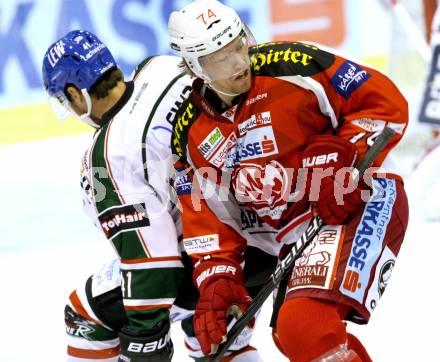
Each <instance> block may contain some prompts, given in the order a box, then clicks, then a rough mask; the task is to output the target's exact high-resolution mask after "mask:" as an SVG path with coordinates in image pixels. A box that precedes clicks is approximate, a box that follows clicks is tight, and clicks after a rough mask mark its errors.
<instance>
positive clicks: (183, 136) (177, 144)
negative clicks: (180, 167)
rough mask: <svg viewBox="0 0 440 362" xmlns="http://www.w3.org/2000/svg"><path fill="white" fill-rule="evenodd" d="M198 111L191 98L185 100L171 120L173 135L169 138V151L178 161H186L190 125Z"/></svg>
mask: <svg viewBox="0 0 440 362" xmlns="http://www.w3.org/2000/svg"><path fill="white" fill-rule="evenodd" d="M199 114H200V110H199V109H198V108H197V106H196V105H195V103H194V101H193V100H192V96H191V94H190V96H189V97H188V98H186V100H185V101H184V102H183V103H182V105H181V107H180V109H179V111H178V112H177V113H176V115H175V117H174V120H173V134H172V136H171V150H172V152H173V155H177V156H178V157H179V158H180V159H183V160H184V159H186V145H187V143H188V133H189V129H190V128H191V125H192V124H193V123H194V121H195V120H196V119H197V117H198V116H199Z"/></svg>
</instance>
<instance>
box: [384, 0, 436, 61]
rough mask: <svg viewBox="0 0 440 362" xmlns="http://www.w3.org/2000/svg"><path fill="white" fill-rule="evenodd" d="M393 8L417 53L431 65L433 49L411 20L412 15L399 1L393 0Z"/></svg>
mask: <svg viewBox="0 0 440 362" xmlns="http://www.w3.org/2000/svg"><path fill="white" fill-rule="evenodd" d="M391 6H392V9H393V12H394V15H395V16H396V18H397V20H398V21H399V22H400V24H401V25H402V27H403V28H404V29H405V31H406V32H407V34H408V36H409V37H410V38H411V40H412V42H413V44H414V46H415V47H416V48H417V51H418V52H419V54H420V55H421V56H422V58H423V60H424V61H425V62H426V63H429V62H430V61H431V56H432V51H431V48H430V46H429V44H428V42H427V41H426V39H425V37H424V36H423V33H422V32H421V31H420V30H419V28H418V27H417V24H416V23H415V21H414V20H413V19H412V18H411V15H409V13H408V10H406V8H405V7H404V6H403V5H402V4H401V3H400V2H399V1H397V0H392V1H391Z"/></svg>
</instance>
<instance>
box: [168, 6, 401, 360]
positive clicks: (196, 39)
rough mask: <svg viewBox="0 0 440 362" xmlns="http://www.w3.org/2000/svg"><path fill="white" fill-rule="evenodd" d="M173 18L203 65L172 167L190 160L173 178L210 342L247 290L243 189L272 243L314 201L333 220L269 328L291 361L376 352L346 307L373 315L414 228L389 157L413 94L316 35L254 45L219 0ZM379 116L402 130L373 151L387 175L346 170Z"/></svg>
mask: <svg viewBox="0 0 440 362" xmlns="http://www.w3.org/2000/svg"><path fill="white" fill-rule="evenodd" d="M168 27H169V34H170V45H171V48H172V49H174V50H175V51H176V52H177V53H178V54H179V55H180V56H182V58H183V60H184V64H183V66H184V67H186V69H187V70H188V72H191V73H193V74H195V75H196V76H197V77H198V79H197V80H196V81H195V82H194V83H193V92H192V93H191V95H190V96H189V97H188V98H187V100H186V101H185V102H184V103H183V104H182V106H181V109H180V111H179V112H178V114H177V116H176V118H175V121H174V126H173V139H172V146H173V150H174V153H175V154H176V155H177V156H179V161H178V162H177V163H176V169H177V170H178V171H180V172H186V173H187V176H185V177H186V178H187V181H186V182H185V186H186V187H185V188H184V189H183V188H182V184H181V183H176V189H177V193H178V195H179V199H180V201H181V204H182V207H183V236H184V245H185V248H186V250H187V252H188V254H189V255H190V256H191V258H192V259H193V263H194V265H195V269H194V276H193V280H194V283H195V285H196V286H197V288H198V289H199V292H200V300H199V302H198V305H197V307H196V313H195V317H194V328H195V331H196V335H197V338H198V339H199V342H200V344H201V346H202V349H203V351H204V352H205V353H214V352H215V350H216V345H218V344H220V343H221V342H222V341H224V338H225V336H226V320H227V317H228V315H229V314H233V315H235V316H237V315H240V313H241V312H242V311H243V310H244V309H246V308H247V307H248V306H249V303H250V298H249V296H248V294H247V293H246V290H245V288H244V287H243V276H242V262H243V252H244V251H245V249H246V242H247V240H246V238H245V237H243V235H240V234H239V233H238V232H237V225H236V221H235V219H236V218H235V217H234V215H235V207H236V204H237V203H244V204H246V205H247V206H248V207H250V208H252V209H253V210H254V211H255V212H256V213H257V214H258V215H259V216H260V217H261V218H262V219H263V220H264V221H265V222H266V223H267V224H270V225H272V226H273V227H275V228H276V229H277V230H278V236H277V242H275V243H276V244H277V247H278V248H281V247H282V246H283V245H286V247H288V245H291V244H292V243H294V242H295V241H296V240H297V239H298V238H299V236H300V235H301V234H302V232H303V231H304V229H305V227H306V226H307V223H308V221H309V219H310V218H311V216H312V215H313V214H317V215H319V216H320V217H321V218H322V219H323V221H324V222H325V223H326V226H325V227H324V228H323V229H322V230H321V231H320V233H319V234H318V235H317V237H316V238H315V239H314V241H313V242H312V243H311V244H310V245H309V246H308V247H307V248H306V250H305V251H304V253H303V255H302V256H301V258H300V259H298V260H297V261H296V263H295V267H294V269H293V271H292V273H291V275H290V278H289V282H288V286H287V292H286V294H285V300H284V303H283V304H282V306H281V309H280V311H279V315H278V319H277V323H276V330H275V331H274V338H275V340H276V343H277V345H278V346H279V348H280V350H281V351H282V352H283V353H284V354H285V355H286V356H287V357H288V358H289V359H290V360H292V361H295V362H309V361H370V360H371V359H370V357H369V356H368V353H367V352H366V350H365V349H364V348H363V346H362V344H361V343H360V342H359V341H358V340H357V339H356V338H355V337H354V336H352V335H350V334H348V333H347V332H346V327H345V323H344V321H353V322H356V323H360V324H362V323H367V322H368V320H369V318H370V315H371V313H372V311H373V310H374V308H375V306H376V305H377V302H378V299H379V298H380V296H381V295H382V294H383V292H384V289H385V287H386V284H387V281H388V277H389V273H390V271H391V270H392V268H393V266H394V263H395V259H396V257H397V254H398V253H399V249H400V246H401V243H402V241H403V237H404V234H405V231H406V227H407V222H408V205H407V198H406V195H405V191H404V188H403V182H402V179H401V177H400V176H399V175H398V174H397V173H395V172H393V170H392V164H391V162H390V157H389V152H390V151H391V149H392V148H393V147H394V146H395V145H396V144H397V143H398V142H399V140H400V139H401V137H402V135H403V133H404V131H405V129H406V125H407V121H408V108H407V102H406V100H405V99H404V97H403V96H402V95H401V93H400V92H399V90H398V89H397V88H396V86H395V85H394V84H393V83H392V82H391V81H390V80H389V79H388V78H387V77H386V76H384V75H383V74H381V73H379V72H378V71H376V70H374V69H371V68H369V67H367V66H364V65H361V64H359V63H357V62H354V61H351V60H349V59H345V58H343V57H340V56H338V55H335V54H333V53H331V52H329V51H327V50H324V49H321V48H320V47H318V46H315V45H313V44H307V43H301V42H292V43H289V42H276V43H267V44H261V45H258V46H255V44H254V42H253V40H252V36H251V34H250V32H249V31H248V29H247V28H246V27H245V25H244V24H243V23H242V21H241V20H240V18H239V17H238V15H237V14H236V12H235V11H234V10H233V9H231V8H229V7H227V6H224V5H223V4H221V3H219V2H218V1H216V0H204V1H202V0H197V1H194V2H193V3H191V4H189V5H187V6H186V7H185V8H184V9H182V10H181V11H178V12H173V13H172V14H171V16H170V19H169V24H168ZM385 127H391V128H393V129H394V130H395V132H396V134H395V135H394V136H393V138H392V140H391V141H390V143H389V144H388V146H387V147H386V148H385V149H384V150H382V152H381V153H380V154H379V156H378V157H377V159H376V161H375V162H374V166H376V167H381V174H380V177H379V175H378V174H371V173H370V174H369V176H370V177H369V178H366V179H365V181H363V182H361V183H359V184H357V185H356V184H353V183H350V182H349V180H348V179H346V177H345V176H346V170H347V169H346V168H347V167H351V166H353V165H355V164H356V163H357V162H358V160H359V159H361V158H362V157H363V155H364V154H365V152H366V151H367V149H368V148H369V146H371V145H372V143H373V142H374V139H375V137H377V135H379V134H380V132H381V131H382V130H383V129H384V128H385ZM376 170H377V169H376ZM312 175H319V177H318V178H315V176H313V182H310V179H311V176H312ZM189 179H190V180H191V182H190V180H189ZM319 179H320V180H319ZM319 181H320V182H319ZM371 190H373V191H371ZM385 275H386V277H385Z"/></svg>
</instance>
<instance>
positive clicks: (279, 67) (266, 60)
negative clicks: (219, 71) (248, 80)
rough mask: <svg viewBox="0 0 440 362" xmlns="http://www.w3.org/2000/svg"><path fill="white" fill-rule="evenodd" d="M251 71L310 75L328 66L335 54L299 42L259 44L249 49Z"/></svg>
mask: <svg viewBox="0 0 440 362" xmlns="http://www.w3.org/2000/svg"><path fill="white" fill-rule="evenodd" d="M250 54H251V59H252V64H251V67H252V72H253V74H255V75H263V76H273V77H281V76H289V75H301V76H303V77H307V76H311V75H314V74H317V73H320V72H322V71H323V70H325V69H327V68H329V67H330V66H331V65H332V64H333V63H334V62H335V55H334V54H331V53H328V52H326V51H324V50H321V49H319V48H318V47H316V46H314V45H311V44H305V43H299V42H294V43H292V42H272V43H265V44H260V45H258V46H257V47H255V48H252V49H251V51H250Z"/></svg>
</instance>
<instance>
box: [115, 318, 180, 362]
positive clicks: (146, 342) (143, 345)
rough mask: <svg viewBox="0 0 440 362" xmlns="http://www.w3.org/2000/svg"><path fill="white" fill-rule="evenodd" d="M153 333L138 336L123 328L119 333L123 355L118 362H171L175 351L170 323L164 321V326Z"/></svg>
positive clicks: (121, 354)
mask: <svg viewBox="0 0 440 362" xmlns="http://www.w3.org/2000/svg"><path fill="white" fill-rule="evenodd" d="M153 333H154V334H151V335H146V336H136V335H132V334H131V333H130V331H129V330H128V329H127V328H122V330H121V332H119V343H120V347H121V353H120V356H119V360H118V362H141V361H142V362H149V361H151V362H153V361H161V362H162V361H163V362H165V361H171V358H172V356H173V352H174V349H173V342H172V341H171V335H170V321H169V320H164V321H162V325H161V326H160V327H159V328H158V329H157V330H156V331H154V332H153Z"/></svg>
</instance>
